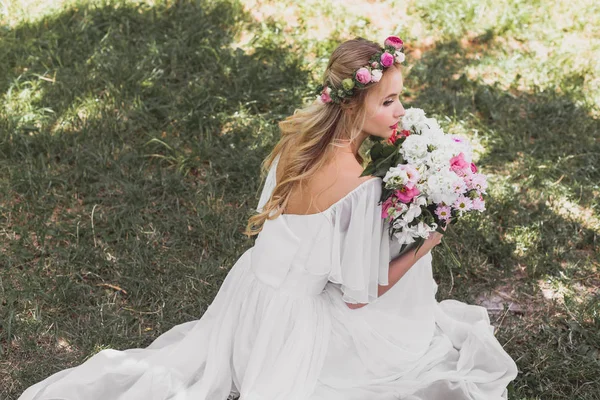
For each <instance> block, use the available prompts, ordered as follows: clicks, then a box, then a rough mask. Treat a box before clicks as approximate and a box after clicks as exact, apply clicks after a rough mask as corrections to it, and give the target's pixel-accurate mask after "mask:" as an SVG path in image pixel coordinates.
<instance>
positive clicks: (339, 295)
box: [20, 162, 517, 400]
mask: <svg viewBox="0 0 600 400" xmlns="http://www.w3.org/2000/svg"><path fill="white" fill-rule="evenodd" d="M276 165H277V163H276V162H275V163H273V166H272V168H271V170H270V172H269V174H268V176H267V179H266V182H265V186H264V189H263V192H262V194H261V197H260V202H259V205H258V209H261V208H262V206H263V205H264V204H265V202H266V201H267V200H268V198H269V197H270V194H271V191H272V190H273V187H274V186H275V168H276ZM381 183H382V182H381V179H380V178H372V179H370V180H367V181H365V182H363V183H362V184H360V185H359V186H358V187H357V188H355V189H354V190H353V191H351V192H350V193H348V194H347V195H346V196H344V197H343V198H342V199H340V200H339V201H338V202H336V203H335V204H333V205H332V206H331V207H329V208H328V209H326V210H325V211H323V212H321V213H318V214H311V215H293V214H292V215H287V214H286V215H282V216H279V217H278V218H276V219H274V220H268V221H267V222H266V223H265V225H264V227H263V230H262V231H261V233H260V234H259V235H258V237H257V239H256V242H255V245H254V246H253V247H251V248H250V249H248V250H247V251H246V252H244V253H243V254H242V256H241V257H240V258H239V259H238V260H237V262H236V263H235V264H234V265H233V267H232V268H231V271H230V272H229V274H228V275H227V277H226V279H225V280H224V282H223V285H222V286H221V288H220V290H219V292H218V294H217V296H216V297H215V299H214V301H213V302H212V304H211V305H210V306H209V308H208V309H207V311H206V312H205V314H204V315H203V316H202V317H201V318H200V319H199V320H195V321H190V322H187V323H184V324H181V325H178V326H175V327H173V328H172V329H171V330H169V331H167V332H165V333H164V334H162V335H161V336H159V337H158V338H157V339H156V340H155V341H154V342H153V343H152V344H151V345H150V346H148V347H147V348H145V349H129V350H125V351H117V350H103V351H101V352H99V353H98V354H96V355H94V356H93V357H91V358H90V359H89V360H87V361H86V362H84V363H83V364H81V365H79V366H77V367H74V368H70V369H66V370H63V371H60V372H58V373H56V374H54V375H52V376H50V377H48V378H47V379H45V380H43V381H42V382H39V383H38V384H36V385H33V386H31V387H30V388H29V389H27V390H26V391H25V392H24V393H23V395H22V396H21V397H20V400H33V399H35V400H42V399H44V400H117V399H118V400H166V399H170V400H226V399H227V398H228V396H229V395H238V394H239V395H240V400H392V399H394V400H395V399H411V400H437V399H440V400H463V399H464V400H467V399H477V400H494V399H506V396H507V394H506V387H507V385H508V384H509V382H510V381H511V380H513V379H514V378H515V377H516V375H517V367H516V365H515V363H514V361H513V360H512V359H511V357H510V356H509V355H508V354H507V353H506V352H505V351H504V349H503V348H502V346H501V345H500V344H499V343H498V341H497V340H496V338H495V337H494V335H493V327H492V326H491V325H490V322H489V318H488V314H487V311H486V309H485V308H483V307H479V306H473V305H467V304H464V303H462V302H459V301H454V300H445V301H442V302H439V303H438V302H437V301H436V299H435V293H436V288H437V285H436V283H435V281H434V280H433V277H432V269H431V254H430V253H428V254H427V255H426V256H424V257H423V258H421V259H420V260H419V261H418V262H417V263H416V264H415V265H414V266H413V267H412V268H411V269H410V270H409V271H408V272H407V273H406V274H405V275H404V277H403V278H402V279H401V280H400V281H399V282H398V283H397V284H396V285H394V286H393V287H392V288H391V289H390V290H389V291H388V292H386V293H385V294H384V295H383V296H381V297H379V298H378V297H377V287H378V284H384V285H385V284H387V283H388V282H387V277H388V266H389V261H390V258H392V257H394V256H395V254H397V251H398V246H397V245H396V244H395V243H391V242H390V241H389V236H388V233H387V226H386V224H385V223H384V222H383V220H382V219H381V205H378V201H379V198H380V195H381V190H382V189H381ZM344 301H347V302H354V303H356V302H358V303H366V302H368V303H369V304H368V305H366V306H364V307H362V308H359V309H356V310H352V309H350V308H348V306H347V305H346V304H345V303H344Z"/></svg>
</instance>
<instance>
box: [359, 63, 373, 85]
mask: <svg viewBox="0 0 600 400" xmlns="http://www.w3.org/2000/svg"><path fill="white" fill-rule="evenodd" d="M356 80H357V81H359V82H360V83H362V84H363V85H366V84H367V83H369V82H371V73H370V72H369V70H368V69H366V68H365V67H362V68H359V69H358V71H356Z"/></svg>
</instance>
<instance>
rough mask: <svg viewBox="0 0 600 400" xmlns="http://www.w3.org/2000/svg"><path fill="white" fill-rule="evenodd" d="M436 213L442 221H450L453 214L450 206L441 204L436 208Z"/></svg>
mask: <svg viewBox="0 0 600 400" xmlns="http://www.w3.org/2000/svg"><path fill="white" fill-rule="evenodd" d="M435 215H437V216H438V218H439V219H440V220H442V221H448V220H449V219H450V217H451V215H452V214H451V210H450V207H448V206H441V205H440V206H438V207H437V208H436V209H435Z"/></svg>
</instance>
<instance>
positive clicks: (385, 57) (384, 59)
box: [381, 51, 394, 68]
mask: <svg viewBox="0 0 600 400" xmlns="http://www.w3.org/2000/svg"><path fill="white" fill-rule="evenodd" d="M393 63H394V56H393V55H391V54H390V53H388V52H387V51H386V52H385V53H383V54H382V55H381V65H383V66H384V67H386V68H387V67H389V66H390V65H392V64H393Z"/></svg>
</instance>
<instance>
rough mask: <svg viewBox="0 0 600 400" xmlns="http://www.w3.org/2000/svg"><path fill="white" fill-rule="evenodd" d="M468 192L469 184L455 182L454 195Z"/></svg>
mask: <svg viewBox="0 0 600 400" xmlns="http://www.w3.org/2000/svg"><path fill="white" fill-rule="evenodd" d="M466 190H467V183H466V182H465V181H464V180H462V179H457V180H456V181H454V193H458V194H461V193H464V192H465V191H466Z"/></svg>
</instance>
